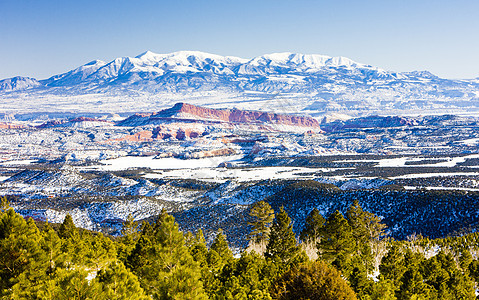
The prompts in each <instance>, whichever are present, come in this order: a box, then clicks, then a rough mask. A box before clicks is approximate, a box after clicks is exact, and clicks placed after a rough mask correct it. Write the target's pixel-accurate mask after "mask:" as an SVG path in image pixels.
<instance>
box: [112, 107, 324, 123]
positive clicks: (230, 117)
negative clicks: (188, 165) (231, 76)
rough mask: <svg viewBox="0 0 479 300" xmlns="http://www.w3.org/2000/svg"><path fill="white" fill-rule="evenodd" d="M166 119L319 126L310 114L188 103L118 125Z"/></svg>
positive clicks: (140, 116) (156, 121) (139, 115)
mask: <svg viewBox="0 0 479 300" xmlns="http://www.w3.org/2000/svg"><path fill="white" fill-rule="evenodd" d="M166 120H183V121H189V122H227V123H240V124H260V125H261V124H275V125H288V126H303V127H319V122H318V121H317V120H316V119H314V118H312V117H309V116H295V115H287V114H276V113H269V112H261V111H248V110H239V109H232V110H229V109H212V108H206V107H200V106H195V105H191V104H187V103H177V104H175V105H174V106H173V107H171V108H168V109H165V110H162V111H160V112H157V113H153V114H135V115H133V116H131V117H129V118H127V119H126V120H124V121H122V122H120V123H119V124H118V125H120V126H143V125H150V124H158V123H161V121H166Z"/></svg>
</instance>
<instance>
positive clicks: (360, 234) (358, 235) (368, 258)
mask: <svg viewBox="0 0 479 300" xmlns="http://www.w3.org/2000/svg"><path fill="white" fill-rule="evenodd" d="M346 218H347V219H348V224H349V226H351V230H352V234H353V237H354V240H355V241H356V253H357V256H358V257H356V259H360V260H361V261H362V264H364V265H365V266H366V270H367V271H371V270H372V269H373V260H374V257H373V249H374V251H375V252H377V246H378V243H379V241H380V239H381V238H382V237H383V236H384V229H385V228H386V225H384V224H382V223H381V219H380V218H379V217H378V216H376V215H375V214H373V213H370V212H367V211H364V210H363V209H362V207H361V206H360V205H359V202H358V201H357V200H355V201H354V202H353V204H351V206H350V207H349V209H348V211H347V212H346Z"/></svg>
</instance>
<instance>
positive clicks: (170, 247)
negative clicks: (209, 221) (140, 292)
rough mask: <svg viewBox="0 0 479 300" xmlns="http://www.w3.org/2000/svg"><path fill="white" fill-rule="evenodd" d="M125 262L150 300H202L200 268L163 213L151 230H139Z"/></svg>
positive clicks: (170, 219)
mask: <svg viewBox="0 0 479 300" xmlns="http://www.w3.org/2000/svg"><path fill="white" fill-rule="evenodd" d="M127 262H128V266H129V268H130V269H131V270H132V272H134V273H135V274H136V275H137V276H138V279H139V280H140V283H141V286H142V288H143V289H144V290H145V292H146V293H147V294H148V295H151V296H153V298H154V299H206V295H205V293H204V291H203V287H202V284H201V281H200V276H201V272H200V268H199V266H198V264H197V263H196V262H195V261H194V260H193V258H192V257H191V255H190V254H189V252H188V248H187V247H186V246H185V241H184V238H183V234H182V233H181V232H180V231H179V230H178V224H176V223H175V221H174V218H173V217H172V216H171V215H168V214H167V213H166V212H165V211H163V212H162V213H161V214H160V216H159V217H158V220H157V222H156V224H155V226H154V228H153V230H151V226H144V227H143V232H142V234H141V236H140V238H139V240H138V242H137V243H136V246H135V248H134V249H133V251H132V253H131V254H130V256H129V257H128V260H127Z"/></svg>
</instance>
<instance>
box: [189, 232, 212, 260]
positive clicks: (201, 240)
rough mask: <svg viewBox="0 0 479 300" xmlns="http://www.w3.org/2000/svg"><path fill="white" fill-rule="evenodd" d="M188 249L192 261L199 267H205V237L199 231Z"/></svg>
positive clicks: (206, 250) (206, 253) (206, 252)
mask: <svg viewBox="0 0 479 300" xmlns="http://www.w3.org/2000/svg"><path fill="white" fill-rule="evenodd" d="M188 249H189V252H190V254H191V256H192V257H193V259H194V260H195V261H196V262H198V263H199V264H200V266H201V267H205V266H206V265H207V262H206V258H207V255H208V248H207V247H206V240H205V236H204V235H203V231H202V230H201V229H199V230H198V231H197V232H196V235H195V237H194V238H193V239H192V242H191V245H190V246H189V248H188Z"/></svg>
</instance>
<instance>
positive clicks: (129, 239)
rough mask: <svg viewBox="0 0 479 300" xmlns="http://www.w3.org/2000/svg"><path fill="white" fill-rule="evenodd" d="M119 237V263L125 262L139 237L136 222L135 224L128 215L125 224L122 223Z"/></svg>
mask: <svg viewBox="0 0 479 300" xmlns="http://www.w3.org/2000/svg"><path fill="white" fill-rule="evenodd" d="M121 235H122V236H121V238H120V241H121V244H118V257H119V258H120V260H121V261H126V258H127V257H128V255H130V253H131V251H132V250H133V247H135V243H136V241H137V240H138V237H139V233H138V222H135V219H134V218H133V216H132V215H131V214H129V215H128V217H127V218H126V220H125V222H123V227H122V229H121Z"/></svg>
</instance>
